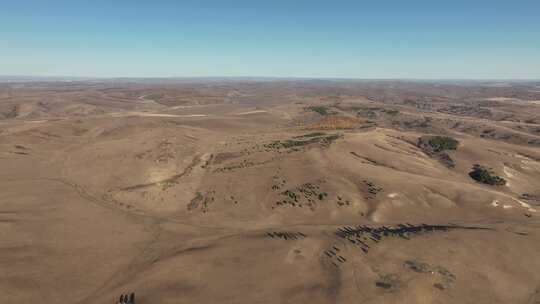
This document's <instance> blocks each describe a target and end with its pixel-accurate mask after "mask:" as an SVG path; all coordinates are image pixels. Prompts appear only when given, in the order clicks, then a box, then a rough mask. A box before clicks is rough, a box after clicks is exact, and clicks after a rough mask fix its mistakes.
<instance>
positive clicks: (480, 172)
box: [469, 165, 506, 186]
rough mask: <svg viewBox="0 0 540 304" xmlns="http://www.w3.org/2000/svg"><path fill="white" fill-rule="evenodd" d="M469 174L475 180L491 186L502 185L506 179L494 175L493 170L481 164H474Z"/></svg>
mask: <svg viewBox="0 0 540 304" xmlns="http://www.w3.org/2000/svg"><path fill="white" fill-rule="evenodd" d="M469 176H470V177H471V178H472V179H474V180H476V181H477V182H480V183H483V184H487V185H492V186H504V185H506V180H505V179H504V178H502V177H500V176H497V175H495V173H494V172H493V170H491V169H489V168H486V167H484V166H481V165H474V166H473V168H472V171H471V172H470V173H469Z"/></svg>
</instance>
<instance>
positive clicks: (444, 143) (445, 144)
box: [429, 136, 459, 152]
mask: <svg viewBox="0 0 540 304" xmlns="http://www.w3.org/2000/svg"><path fill="white" fill-rule="evenodd" d="M429 145H430V146H431V148H433V151H435V152H441V151H445V150H456V149H457V147H458V145H459V142H458V141H457V140H455V139H453V138H452V137H447V136H435V137H433V138H431V139H430V140H429Z"/></svg>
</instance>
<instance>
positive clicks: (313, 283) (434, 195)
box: [0, 80, 540, 304]
mask: <svg viewBox="0 0 540 304" xmlns="http://www.w3.org/2000/svg"><path fill="white" fill-rule="evenodd" d="M538 85H539V84H538V83H524V82H521V83H503V84H501V83H489V82H485V83H483V82H482V83H481V82H475V83H427V82H390V81H379V82H377V81H322V80H321V81H301V80H297V81H278V80H275V81H250V80H243V81H240V80H237V81H223V80H222V81H218V80H207V81H202V80H198V81H173V80H163V81H156V80H154V81H127V80H123V81H120V80H119V81H114V82H113V81H109V82H70V83H61V82H57V83H5V84H0V168H1V171H0V295H1V296H0V303H10V304H17V303H21V304H22V303H24V304H26V303H79V304H86V303H88V304H91V303H104V304H105V303H114V300H115V299H116V298H117V297H118V296H119V295H120V294H122V293H127V292H135V293H136V296H137V303H142V304H144V303H152V304H157V303H160V304H161V303H164V304H165V303H475V304H477V303H505V304H506V303H524V304H530V303H540V259H538V254H539V253H540V220H539V219H540V218H539V216H540V104H539V103H538V100H540V92H538V91H537V90H534V88H537V87H538ZM426 135H446V136H451V137H453V138H455V139H457V140H458V141H459V142H460V144H459V147H458V149H457V150H455V151H449V152H448V157H449V158H450V159H451V161H452V162H453V164H454V166H453V167H449V166H448V165H447V164H445V163H443V162H441V159H440V158H437V157H435V156H434V155H433V154H430V153H426V151H425V150H423V149H422V148H421V147H419V146H418V145H417V144H416V143H417V141H418V138H419V137H421V136H426ZM474 164H482V165H484V166H488V167H490V168H492V169H493V171H494V172H495V173H497V174H498V175H500V176H501V177H503V178H504V179H506V181H507V183H506V185H505V186H489V185H484V184H480V183H478V182H476V181H474V180H473V179H471V178H470V177H469V175H468V173H469V171H470V169H471V167H472V166H473V165H474ZM422 224H427V225H431V226H421V225H422ZM400 225H403V226H400ZM357 226H365V227H364V228H358V227H357ZM443 226H444V229H443V228H441V229H439V228H437V229H435V228H433V227H443ZM345 227H349V228H345ZM351 227H352V228H354V229H394V230H388V231H390V232H388V233H386V234H385V233H380V234H377V235H378V236H380V239H379V238H378V237H374V236H373V235H372V234H369V233H359V234H354V236H351V235H350V234H347V236H345V237H344V236H343V233H342V234H341V235H340V231H344V230H343V229H351ZM366 227H367V228H366ZM383 227H385V228H383ZM399 227H415V228H414V229H412V228H407V229H409V230H411V231H409V232H406V233H403V234H400V235H398V234H397V233H394V232H392V231H397V229H400V228H399ZM419 227H420V228H419ZM421 227H424V228H421ZM429 227H432V228H429ZM472 228H475V229H472ZM476 228H482V229H476ZM403 229H404V228H403ZM415 229H416V230H415ZM413 230H414V231H413ZM381 231H382V230H381ZM347 233H348V232H347ZM355 233H356V232H355Z"/></svg>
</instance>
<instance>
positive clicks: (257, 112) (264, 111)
mask: <svg viewBox="0 0 540 304" xmlns="http://www.w3.org/2000/svg"><path fill="white" fill-rule="evenodd" d="M259 113H268V111H266V110H255V111H248V112H242V113H237V114H236V115H250V114H259Z"/></svg>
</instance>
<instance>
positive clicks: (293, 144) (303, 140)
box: [264, 133, 343, 151]
mask: <svg viewBox="0 0 540 304" xmlns="http://www.w3.org/2000/svg"><path fill="white" fill-rule="evenodd" d="M342 136H343V135H341V134H326V133H309V134H306V135H302V136H296V137H293V138H292V139H286V140H276V141H273V142H271V143H269V144H266V145H264V147H265V148H267V149H270V150H280V149H292V150H294V151H298V150H297V149H298V148H301V147H304V146H307V145H311V144H320V145H322V146H323V147H327V146H329V145H330V144H332V143H333V142H334V141H336V140H337V139H339V138H341V137H342Z"/></svg>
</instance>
